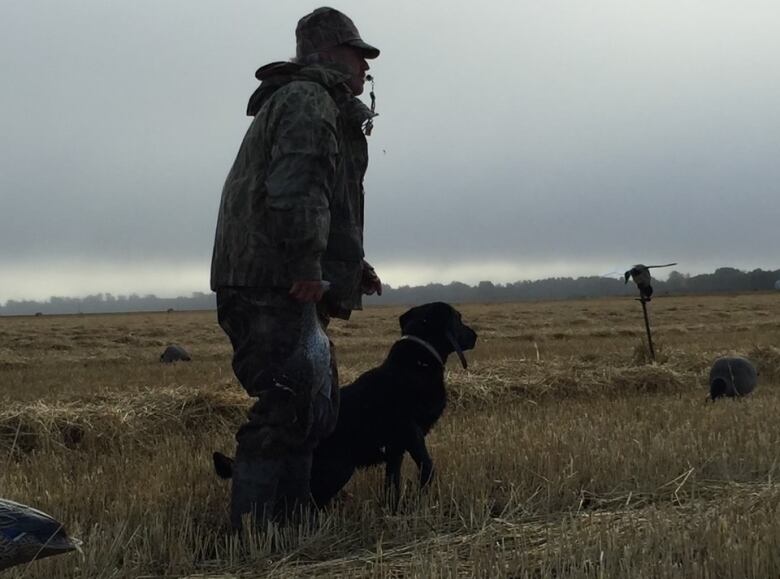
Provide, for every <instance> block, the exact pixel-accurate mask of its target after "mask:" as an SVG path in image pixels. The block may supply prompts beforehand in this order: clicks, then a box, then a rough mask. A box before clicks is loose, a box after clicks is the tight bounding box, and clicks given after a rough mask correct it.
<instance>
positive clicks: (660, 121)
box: [0, 0, 780, 300]
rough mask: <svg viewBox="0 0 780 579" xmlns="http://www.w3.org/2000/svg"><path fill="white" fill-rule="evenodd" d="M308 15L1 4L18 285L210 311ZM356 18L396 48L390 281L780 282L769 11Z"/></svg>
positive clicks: (414, 8) (607, 4)
mask: <svg viewBox="0 0 780 579" xmlns="http://www.w3.org/2000/svg"><path fill="white" fill-rule="evenodd" d="M277 4H278V5H277ZM312 7H313V5H310V4H308V3H299V2H290V3H275V4H271V3H260V2H256V1H248V0H247V1H241V2H236V1H233V2H229V3H225V2H202V3H200V2H199V3H192V2H185V1H184V0H180V1H173V0H168V1H165V2H159V1H152V0H141V1H136V2H132V3H127V2H124V3H123V2H119V1H113V0H109V1H107V0H99V1H98V0H84V1H82V2H79V3H78V4H77V5H75V6H74V3H63V2H56V1H54V0H40V1H35V2H22V1H12V2H8V3H6V4H5V5H4V10H3V12H4V15H3V19H2V21H0V69H2V70H3V71H4V79H3V86H4V90H3V91H2V92H0V110H2V111H3V112H2V115H1V116H0V197H1V198H2V211H0V248H2V249H0V279H9V277H13V276H19V275H25V273H24V272H27V274H26V275H28V276H29V275H30V274H29V272H30V271H31V270H35V269H36V267H37V268H38V271H41V270H42V271H44V272H46V271H49V272H51V273H50V274H49V277H48V278H47V277H45V274H44V277H43V278H40V281H39V282H38V285H37V286H36V287H40V286H41V285H45V286H46V287H47V288H49V287H50V288H52V289H51V291H48V290H47V292H48V293H47V295H48V294H50V293H60V292H58V291H57V288H62V289H63V290H65V289H68V288H73V287H75V286H73V285H72V284H71V283H70V282H68V281H67V279H66V277H68V276H64V274H63V273H62V272H63V271H68V267H69V266H68V264H72V271H74V272H75V271H82V272H84V275H86V272H87V271H89V272H91V273H90V274H89V275H90V276H91V278H90V283H92V284H93V286H92V287H94V290H95V291H101V290H103V289H104V288H108V287H111V288H112V289H114V288H115V286H116V285H117V284H118V283H119V284H120V285H121V283H126V284H127V286H128V291H144V288H145V287H147V286H148V285H150V282H149V279H150V278H149V277H148V276H144V275H141V274H140V273H138V272H140V271H142V270H143V266H144V264H152V263H154V264H155V265H154V267H152V265H149V267H148V268H147V271H148V272H152V271H154V272H155V273H154V275H153V276H151V277H152V278H160V277H161V276H162V277H165V276H170V277H171V279H166V280H162V279H161V280H160V283H159V284H158V285H157V286H155V287H150V288H149V291H152V290H154V289H155V288H170V291H176V290H175V289H173V288H176V287H180V290H181V291H187V290H190V291H191V290H205V289H206V285H205V280H206V279H207V269H208V263H209V259H210V254H211V243H212V235H213V228H214V223H215V217H216V208H217V204H218V201H219V193H220V189H221V185H222V181H223V179H224V176H225V174H226V173H227V170H228V168H229V166H230V163H231V162H232V158H233V155H234V154H235V152H236V150H237V148H238V145H239V142H240V140H241V137H242V136H243V132H244V130H245V128H246V126H247V125H248V122H249V119H247V118H246V117H245V116H244V115H243V111H244V106H245V102H246V99H247V97H248V95H249V94H250V93H251V91H252V90H253V88H254V86H255V80H254V78H253V73H254V70H255V68H256V67H257V66H258V65H261V64H264V63H265V62H268V61H271V60H276V59H285V58H287V57H289V56H290V55H291V54H292V53H293V48H294V46H293V30H294V26H295V21H296V20H297V18H298V17H299V16H301V15H302V14H304V13H305V12H307V11H309V10H310V9H311V8H312ZM337 7H339V8H340V9H342V10H344V11H345V12H347V13H349V14H350V15H351V16H352V17H353V18H354V20H355V21H356V23H357V25H358V27H359V28H360V29H361V32H362V34H363V36H364V37H365V38H366V39H368V40H369V41H370V42H372V43H375V44H376V45H378V46H380V47H381V48H382V49H383V54H382V56H381V58H380V59H379V60H377V61H376V62H374V63H372V67H373V69H372V72H373V73H374V75H375V77H376V79H377V87H376V92H377V98H378V108H379V111H380V117H379V119H378V120H377V124H376V130H375V133H374V135H373V136H372V137H371V139H370V147H371V154H372V159H371V166H370V168H369V174H368V178H367V195H368V202H367V228H366V246H367V252H368V254H369V257H370V258H371V259H372V260H373V261H374V262H375V264H376V265H377V267H379V268H380V273H381V267H382V266H385V267H386V268H387V271H388V272H392V275H391V279H390V281H391V282H394V283H403V282H405V281H407V280H410V281H411V280H414V281H417V280H418V279H420V278H422V279H424V278H425V271H426V266H427V267H428V270H429V271H430V273H431V275H430V279H437V276H438V277H439V278H441V277H446V276H448V275H451V274H452V272H456V273H457V274H458V275H461V276H464V277H469V275H468V271H472V272H473V276H480V277H483V276H484V277H492V278H494V279H502V278H505V277H506V276H507V275H515V274H516V275H517V276H518V277H534V276H535V275H536V274H537V273H544V274H547V272H548V271H549V269H550V268H549V264H557V265H559V266H560V273H561V274H562V275H563V274H567V273H570V272H577V273H580V272H582V270H583V268H594V269H597V270H604V269H610V268H611V264H616V263H617V264H619V263H623V262H626V263H629V262H633V261H652V260H655V259H658V260H666V259H675V260H679V261H680V262H681V265H680V268H681V269H683V270H685V271H696V270H700V269H701V268H704V267H709V266H717V265H726V264H728V265H736V266H743V267H755V266H765V267H777V266H778V263H777V257H776V248H777V247H778V246H779V245H780V234H779V233H778V226H777V224H778V222H780V196H778V191H777V183H779V182H780V169H778V165H777V162H776V159H777V158H778V157H779V156H780V155H779V153H780V118H779V117H778V114H777V102H778V100H780V98H779V97H780V78H779V77H778V76H777V75H776V74H774V71H776V70H778V68H780V66H779V65H780V24H778V23H780V18H779V17H780V7H778V6H776V4H775V3H773V2H769V1H766V2H762V1H759V0H749V1H747V2H743V3H741V4H740V5H739V7H736V6H735V5H734V4H733V3H731V2H724V1H721V0H709V1H707V2H704V1H699V0H691V1H688V2H682V3H680V2H674V1H673V0H659V1H657V2H653V3H638V2H625V1H621V0H597V1H595V2H588V3H583V2H578V1H576V0H551V1H550V2H545V3H538V2H516V1H515V2H511V1H508V0H507V1H505V2H491V3H489V4H485V3H483V4H482V5H475V4H474V3H457V2H444V1H436V2H425V3H418V2H412V1H411V0H405V1H401V2H394V3H366V2H357V1H355V0H350V1H344V2H342V3H341V4H339V5H338V6H337ZM52 264H57V265H56V267H55V266H53V265H52ZM485 264H488V265H489V264H494V265H493V266H492V267H493V268H494V269H493V270H490V268H487V269H486V268H485ZM158 265H159V267H158ZM602 265H603V266H602ZM600 266H602V267H600ZM198 267H202V268H203V271H204V275H203V280H204V285H203V286H202V287H195V285H196V281H193V280H197V279H199V278H198V276H197V275H195V274H193V272H194V271H197V269H198ZM469 268H471V269H470V270H469ZM123 269H124V270H125V271H127V272H128V273H129V272H136V273H135V274H133V275H128V276H127V277H128V279H127V280H126V281H121V282H117V280H118V279H122V278H121V276H119V277H117V275H118V274H117V273H116V272H117V271H122V270H123ZM108 270H110V271H111V272H113V273H111V274H109V273H106V274H105V275H104V276H101V274H100V271H108ZM491 271H493V273H491ZM57 272H60V273H57ZM448 272H449V273H448ZM523 272H526V275H525V276H524V275H522V274H523ZM593 273H600V271H594V272H593ZM473 276H472V277H473ZM76 277H78V276H76ZM36 279H38V278H37V277H36ZM68 279H70V278H68ZM177 279H180V280H181V281H180V282H179V286H177V285H176V284H177V281H176V280H177ZM133 280H137V283H144V284H146V285H145V286H144V288H142V287H136V286H133ZM29 285H30V284H29V283H28V284H26V285H25V284H22V285H20V284H19V283H15V284H9V283H6V284H4V286H5V289H4V288H3V287H0V300H3V299H6V298H8V297H21V296H20V295H19V292H30V291H32V290H31V289H30V288H29Z"/></svg>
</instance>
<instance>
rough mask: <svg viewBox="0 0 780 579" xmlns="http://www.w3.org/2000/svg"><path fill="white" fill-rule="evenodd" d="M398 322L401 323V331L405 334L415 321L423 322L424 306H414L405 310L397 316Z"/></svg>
mask: <svg viewBox="0 0 780 579" xmlns="http://www.w3.org/2000/svg"><path fill="white" fill-rule="evenodd" d="M398 323H399V324H400V325H401V333H402V334H406V333H408V331H409V328H410V326H411V325H413V324H415V323H423V324H424V323H425V306H415V307H413V308H412V309H410V310H407V311H406V312H404V313H403V314H401V316H400V317H399V318H398Z"/></svg>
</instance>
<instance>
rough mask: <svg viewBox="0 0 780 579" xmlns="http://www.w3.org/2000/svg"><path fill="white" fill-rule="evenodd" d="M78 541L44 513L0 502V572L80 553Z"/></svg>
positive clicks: (6, 501)
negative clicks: (71, 553)
mask: <svg viewBox="0 0 780 579" xmlns="http://www.w3.org/2000/svg"><path fill="white" fill-rule="evenodd" d="M79 549H80V541H79V540H78V539H74V538H72V537H70V536H68V533H67V532H66V531H65V527H64V526H63V525H62V523H60V522H59V521H57V520H55V519H54V518H52V517H50V516H49V515H47V514H46V513H42V512H41V511H39V510H37V509H34V508H32V507H28V506H27V505H23V504H20V503H16V502H14V501H9V500H7V499H0V570H2V569H7V568H9V567H13V566H14V565H21V564H23V563H29V562H30V561H34V560H37V559H43V558H45V557H51V556H53V555H59V554H61V553H67V552H69V551H74V550H79Z"/></svg>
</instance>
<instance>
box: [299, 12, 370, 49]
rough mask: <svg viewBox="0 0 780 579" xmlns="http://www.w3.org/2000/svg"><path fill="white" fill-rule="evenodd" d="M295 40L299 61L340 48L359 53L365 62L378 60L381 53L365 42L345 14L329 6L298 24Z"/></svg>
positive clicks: (308, 15)
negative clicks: (355, 50) (342, 46)
mask: <svg viewBox="0 0 780 579" xmlns="http://www.w3.org/2000/svg"><path fill="white" fill-rule="evenodd" d="M295 40H296V51H295V52H296V54H295V56H296V57H297V58H303V57H304V56H306V55H308V54H313V53H315V52H319V51H320V50H325V49H327V48H333V47H334V46H338V45H340V44H346V45H348V46H354V47H355V48H358V49H360V50H361V51H362V52H363V56H365V58H376V57H377V56H379V49H378V48H375V47H373V46H371V45H370V44H367V43H366V42H363V39H362V38H360V33H358V29H357V27H356V26H355V23H354V22H352V20H351V19H350V18H349V17H348V16H347V15H346V14H344V13H342V12H339V11H338V10H336V9H335V8H328V7H327V6H323V7H322V8H317V9H316V10H315V11H314V12H312V13H311V14H307V15H306V16H304V17H303V18H301V19H300V20H299V21H298V26H297V27H296V28H295Z"/></svg>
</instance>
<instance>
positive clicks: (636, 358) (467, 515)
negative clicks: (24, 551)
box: [0, 294, 780, 578]
mask: <svg viewBox="0 0 780 579" xmlns="http://www.w3.org/2000/svg"><path fill="white" fill-rule="evenodd" d="M649 307H650V315H651V320H652V323H653V329H654V336H655V339H656V342H657V343H656V350H657V354H658V363H656V364H650V363H649V362H648V359H647V354H646V349H645V347H644V343H643V341H642V340H643V337H644V327H643V322H642V313H641V308H640V307H639V305H638V304H637V303H636V302H635V301H633V300H630V299H614V300H583V301H565V302H539V303H518V304H491V305H464V306H461V307H460V308H459V309H460V310H461V311H462V312H463V317H464V320H466V321H467V322H468V323H470V324H471V325H472V326H473V327H474V328H475V329H476V330H477V332H478V333H479V335H480V338H479V341H478V343H477V348H476V350H475V351H474V352H471V353H469V354H468V357H469V360H470V368H469V370H468V371H463V370H461V369H460V367H459V365H458V364H457V361H456V360H453V361H451V364H450V366H449V367H450V371H449V376H448V380H449V384H450V406H449V408H448V410H447V412H446V413H445V415H444V417H443V418H442V419H441V421H440V422H439V424H438V425H437V426H436V428H435V429H434V431H433V432H432V434H431V436H430V437H429V442H430V444H429V447H430V449H431V453H432V456H433V459H434V461H435V463H436V466H437V479H436V481H435V483H434V486H433V488H432V490H431V492H429V493H428V494H426V495H425V496H418V495H417V493H416V492H415V488H414V484H413V483H412V479H413V470H412V467H411V465H409V464H406V465H405V476H406V478H407V480H408V482H407V484H406V488H405V491H404V498H403V501H402V508H401V511H400V512H399V513H398V514H395V515H393V514H391V513H389V512H388V511H387V509H386V508H385V506H384V502H383V500H382V496H381V484H382V472H380V471H379V470H371V471H366V472H362V473H360V474H359V475H358V476H357V477H356V478H355V479H353V481H352V482H351V483H350V485H349V486H348V487H347V490H348V492H347V493H345V495H344V496H343V497H341V498H340V499H339V501H338V502H337V504H336V505H335V506H334V508H332V509H331V510H329V511H327V512H324V513H322V514H321V515H320V520H319V521H318V523H317V524H316V525H313V526H309V527H295V528H287V529H281V530H280V529H276V528H272V529H269V532H268V533H266V534H263V535H261V536H258V537H252V538H251V539H250V541H249V545H248V547H246V548H245V547H244V546H241V547H240V546H239V544H238V542H237V541H236V540H235V539H234V538H232V537H231V536H230V535H229V533H228V531H227V513H226V506H227V500H228V486H227V485H226V484H225V483H224V481H220V480H219V479H217V477H216V476H215V475H214V473H213V472H212V467H211V459H210V455H211V452H212V451H213V450H216V449H219V450H222V451H227V452H232V446H233V443H232V437H233V433H234V431H235V429H236V427H237V426H238V425H239V424H240V422H241V420H242V416H243V413H244V412H245V409H246V408H247V406H248V402H249V400H248V399H247V397H246V396H245V394H244V393H243V391H242V390H241V388H240V387H239V386H238V385H237V383H236V382H235V381H234V378H233V375H232V371H231V368H230V353H231V352H230V348H229V344H228V341H227V339H226V338H225V337H224V335H223V334H222V332H221V330H220V329H219V327H218V326H217V325H216V321H215V315H214V313H213V312H197V313H196V312H193V313H187V312H172V313H159V314H128V315H104V316H90V315H84V316H61V317H58V316H42V317H24V318H0V400H2V403H1V404H0V461H2V468H1V469H0V496H2V497H4V498H9V499H12V500H18V501H20V502H23V503H26V504H30V505H33V506H35V507H38V508H40V509H42V510H44V511H47V512H49V513H50V514H52V515H54V516H56V517H57V518H58V519H60V520H62V521H63V522H65V523H66V525H67V526H68V528H69V530H70V531H71V532H72V534H73V535H75V536H77V537H79V538H81V539H82V540H83V541H84V554H83V556H82V555H79V554H70V555H67V556H63V557H59V558H53V559H51V560H45V561H41V562H36V563H34V564H32V565H30V566H29V567H24V568H17V569H13V570H10V571H8V572H7V573H6V575H4V577H5V576H7V577H9V578H12V577H13V578H21V577H24V578H73V577H76V578H87V577H89V578H95V577H115V578H131V577H132V578H136V577H148V578H151V577H224V578H227V577H259V576H263V577H264V576H268V577H365V576H370V577H474V576H476V577H528V578H532V577H533V578H544V577H556V578H561V577H632V578H635V577H654V578H655V577H660V578H672V577H679V578H699V577H701V578H709V577H774V576H780V485H778V484H777V482H776V480H777V478H778V476H780V470H778V466H779V465H778V462H780V451H779V450H778V449H780V421H778V420H777V417H778V416H779V415H780V391H779V388H780V295H776V294H751V295H729V296H696V297H681V298H671V297H660V298H657V299H654V300H653V302H652V303H651V304H650V306H649ZM403 310H404V308H396V307H387V308H372V309H369V310H367V311H365V312H358V313H356V314H355V315H354V317H353V319H352V320H351V321H349V322H342V323H339V322H335V323H334V326H333V327H332V336H333V338H334V341H335V342H336V344H337V348H338V352H339V357H340V370H341V375H342V380H343V381H345V382H347V381H349V380H351V379H352V378H354V377H355V376H357V375H358V374H360V373H361V372H363V371H364V370H366V369H368V368H370V367H371V366H373V365H375V364H377V363H378V362H379V361H381V359H382V358H383V356H384V354H385V352H386V351H387V348H388V347H389V345H390V344H391V343H392V342H393V340H394V339H396V337H397V336H398V323H397V316H398V315H399V314H400V313H401V312H402V311H403ZM171 343H177V344H181V345H183V346H184V347H185V348H186V349H187V350H188V351H189V352H190V354H192V358H193V361H192V362H188V363H184V362H180V363H176V364H172V365H164V364H160V362H159V356H160V353H161V352H162V350H163V349H164V348H165V346H166V345H168V344H171ZM725 354H739V355H745V356H747V357H749V358H751V359H753V360H754V361H755V362H756V364H757V365H758V368H759V372H760V376H759V387H758V389H757V390H756V392H755V393H754V394H753V395H751V396H750V397H749V398H746V399H745V400H737V401H732V400H724V401H720V402H718V403H716V404H712V403H706V402H705V396H706V393H707V384H706V378H707V373H708V370H709V364H710V363H711V361H712V360H713V359H715V358H716V357H718V356H721V355H725ZM407 462H410V461H408V460H407Z"/></svg>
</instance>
